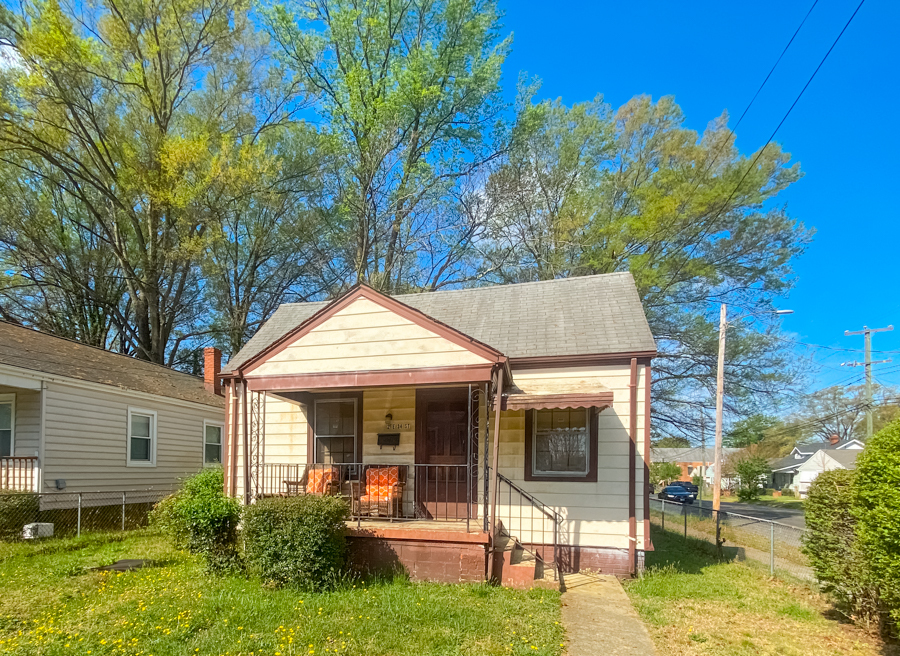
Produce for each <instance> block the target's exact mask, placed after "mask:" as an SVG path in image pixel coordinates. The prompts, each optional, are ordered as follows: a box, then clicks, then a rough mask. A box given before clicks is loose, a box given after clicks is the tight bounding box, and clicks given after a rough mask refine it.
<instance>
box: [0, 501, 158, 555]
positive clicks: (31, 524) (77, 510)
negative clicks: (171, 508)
mask: <svg viewBox="0 0 900 656" xmlns="http://www.w3.org/2000/svg"><path fill="white" fill-rule="evenodd" d="M173 492H175V489H174V488H173V489H152V490H126V491H117V492H50V493H43V494H36V493H32V492H3V493H0V541H6V542H12V541H19V540H28V539H35V538H45V537H72V536H79V535H81V534H82V533H84V532H89V531H128V530H134V529H137V528H141V527H143V526H146V525H147V517H148V515H149V513H150V511H151V510H152V509H153V506H154V505H155V504H156V503H157V502H158V501H160V500H161V499H163V498H164V497H166V496H168V495H170V494H172V493H173Z"/></svg>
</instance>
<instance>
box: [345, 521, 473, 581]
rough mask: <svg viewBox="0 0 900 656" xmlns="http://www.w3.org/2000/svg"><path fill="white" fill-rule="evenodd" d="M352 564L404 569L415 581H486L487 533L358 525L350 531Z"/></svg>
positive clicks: (372, 570)
mask: <svg viewBox="0 0 900 656" xmlns="http://www.w3.org/2000/svg"><path fill="white" fill-rule="evenodd" d="M348 544H349V559H350V567H351V568H352V569H353V570H355V571H357V572H360V573H363V574H376V573H381V574H387V573H391V572H397V571H403V572H406V573H407V574H409V577H410V579H412V580H413V581H437V582H441V583H460V582H479V581H484V579H485V572H486V570H487V550H486V547H487V544H488V538H487V533H462V532H459V531H440V530H433V531H431V530H410V529H405V528H392V527H386V528H378V529H369V528H367V529H355V528H351V529H350V531H349V535H348Z"/></svg>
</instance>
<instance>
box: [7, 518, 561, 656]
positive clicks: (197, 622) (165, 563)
mask: <svg viewBox="0 0 900 656" xmlns="http://www.w3.org/2000/svg"><path fill="white" fill-rule="evenodd" d="M122 558H145V559H151V560H152V561H154V566H151V567H148V568H145V569H141V570H136V571H132V572H126V573H122V574H116V573H102V572H94V571H89V570H88V569H87V568H88V567H94V566H98V565H106V564H111V563H113V562H115V561H116V560H119V559H122ZM0 589H2V591H3V594H2V595H0V654H7V653H8V654H22V655H35V656H37V655H41V656H55V655H58V654H78V655H79V656H81V655H90V656H99V655H105V654H133V655H135V656H137V655H142V656H149V655H151V654H152V655H153V656H170V655H171V656H175V655H178V656H184V655H190V654H198V655H208V654H213V655H215V654H223V655H224V654H227V655H238V654H241V655H247V654H253V656H260V655H265V656H272V655H281V656H294V655H296V654H354V655H355V654H360V655H369V654H371V655H373V656H374V655H380V654H385V655H387V654H391V655H393V654H397V655H416V656H420V655H425V654H446V655H450V654H470V655H480V654H485V655H488V654H543V655H548V656H549V655H558V654H560V653H561V651H562V646H561V644H562V642H563V637H564V636H563V630H562V626H561V624H560V601H559V594H558V593H556V592H550V591H542V590H531V591H527V592H524V591H515V590H508V589H502V588H495V587H491V586H488V585H479V584H467V585H440V584H412V583H409V582H407V581H405V580H401V579H394V580H390V581H362V580H359V581H356V582H353V581H348V582H347V583H346V584H345V585H343V586H342V587H341V588H340V589H339V590H337V591H335V592H330V593H321V594H306V593H301V592H299V591H296V590H291V589H271V588H267V587H265V586H263V585H261V584H260V582H259V581H257V580H253V579H246V578H242V577H226V578H217V577H212V576H209V575H206V574H205V573H204V572H203V571H202V569H201V567H200V566H199V565H198V563H197V562H196V561H195V559H194V558H192V557H190V556H188V555H187V554H185V553H182V552H177V551H174V550H173V549H171V548H170V547H169V546H168V544H167V542H166V541H165V540H164V539H163V538H162V537H160V536H158V535H155V534H152V533H148V532H141V533H136V534H131V535H122V534H118V535H104V536H97V535H88V536H83V537H82V538H80V539H63V540H52V541H48V542H43V543H37V544H5V545H0Z"/></svg>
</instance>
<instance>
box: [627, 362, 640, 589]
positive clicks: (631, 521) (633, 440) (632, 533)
mask: <svg viewBox="0 0 900 656" xmlns="http://www.w3.org/2000/svg"><path fill="white" fill-rule="evenodd" d="M628 389H629V392H630V397H631V398H630V400H629V401H630V410H631V413H630V417H629V419H628V433H629V438H630V439H629V440H628V567H629V568H630V569H631V575H632V576H634V575H635V574H636V573H637V559H636V557H637V549H636V547H637V545H636V543H637V517H636V515H637V508H636V505H637V504H636V503H635V496H636V495H637V489H636V488H637V476H636V472H635V468H636V467H637V430H638V429H637V401H638V390H637V358H631V382H629V383H628Z"/></svg>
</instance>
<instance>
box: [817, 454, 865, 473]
mask: <svg viewBox="0 0 900 656" xmlns="http://www.w3.org/2000/svg"><path fill="white" fill-rule="evenodd" d="M823 451H825V454H826V455H827V456H828V457H829V458H831V459H832V460H834V461H836V462H838V463H840V464H841V465H843V467H844V468H845V469H856V458H857V456H858V455H859V454H860V453H862V450H861V449H823Z"/></svg>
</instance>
